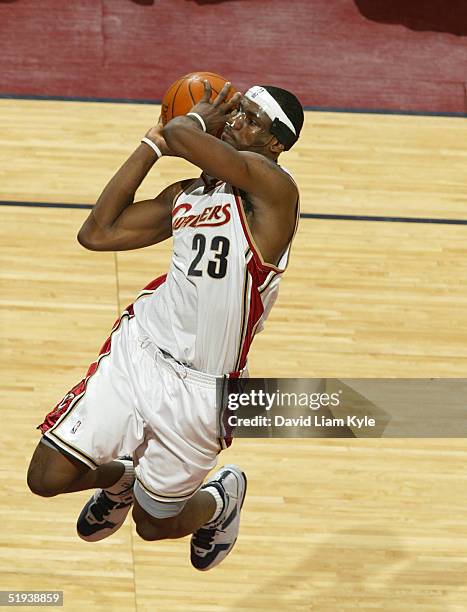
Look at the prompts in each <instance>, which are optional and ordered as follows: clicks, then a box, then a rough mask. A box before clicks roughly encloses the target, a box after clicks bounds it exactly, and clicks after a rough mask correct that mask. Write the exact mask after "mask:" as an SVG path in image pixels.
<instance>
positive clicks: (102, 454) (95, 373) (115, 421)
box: [28, 311, 144, 541]
mask: <svg viewBox="0 0 467 612" xmlns="http://www.w3.org/2000/svg"><path fill="white" fill-rule="evenodd" d="M134 323H135V322H134V320H133V319H132V318H131V312H128V311H126V312H125V313H124V315H123V316H122V317H121V318H120V319H119V320H118V321H117V323H116V324H115V326H114V329H113V330H112V334H111V336H110V338H109V339H108V340H107V341H106V343H105V344H104V346H103V348H102V350H101V353H100V355H99V358H98V360H97V361H96V362H94V363H93V364H91V366H90V368H89V369H88V372H87V375H86V377H85V378H84V379H83V380H82V381H81V382H80V383H79V384H78V385H76V386H75V387H74V388H73V389H72V390H71V391H70V392H69V393H67V395H66V396H65V398H64V399H63V400H62V401H61V402H60V403H59V404H58V405H57V406H56V407H55V408H54V410H52V412H50V413H49V414H48V415H47V416H46V418H45V420H44V422H43V423H42V424H41V425H40V426H39V429H40V430H41V431H42V433H43V437H42V440H41V442H40V443H39V445H38V447H37V449H36V451H35V453H34V456H33V459H32V461H31V466H30V469H29V474H28V482H29V484H30V488H31V490H33V492H35V493H38V494H39V495H44V496H46V497H49V496H52V495H57V494H59V493H68V492H73V491H80V490H84V489H89V488H93V489H96V491H95V493H94V494H93V496H92V497H91V499H90V500H89V502H88V503H87V504H86V506H85V509H84V510H83V512H84V514H83V512H82V513H81V515H80V518H79V521H78V522H79V524H80V525H81V527H82V529H80V525H78V533H79V535H80V536H81V537H82V538H83V539H86V540H91V541H95V540H98V539H102V538H103V537H106V536H107V535H110V534H111V533H113V532H114V531H116V530H117V529H118V528H119V527H120V526H121V525H122V524H123V521H124V520H125V517H126V515H127V514H128V512H129V510H130V508H131V504H132V503H133V484H134V480H135V475H134V467H133V461H132V459H131V457H124V456H125V455H128V454H129V453H133V451H134V449H135V448H137V447H138V446H139V445H140V444H141V442H142V441H143V439H144V422H143V421H142V419H141V416H140V414H139V412H138V409H137V405H138V390H137V389H135V380H136V379H137V377H136V375H135V372H134V368H135V364H136V368H138V367H139V363H138V359H137V358H138V345H137V340H136V338H137V334H136V333H135V332H134ZM84 523H85V524H84Z"/></svg>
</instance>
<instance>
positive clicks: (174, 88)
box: [161, 72, 236, 125]
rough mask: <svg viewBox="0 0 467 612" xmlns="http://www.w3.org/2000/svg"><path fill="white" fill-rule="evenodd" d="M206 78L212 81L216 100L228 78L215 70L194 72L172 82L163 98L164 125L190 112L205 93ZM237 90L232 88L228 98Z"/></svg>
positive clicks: (212, 98)
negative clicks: (204, 82)
mask: <svg viewBox="0 0 467 612" xmlns="http://www.w3.org/2000/svg"><path fill="white" fill-rule="evenodd" d="M204 80H208V81H209V82H210V83H211V87H212V96H211V100H214V98H215V97H216V96H217V94H218V93H219V92H220V90H221V89H222V88H223V87H224V85H225V83H226V82H227V79H224V77H221V76H220V75H219V74H215V73H214V72H192V73H191V74H186V75H185V76H183V77H181V78H180V79H178V80H177V81H175V83H172V85H171V86H170V87H169V88H168V90H167V91H166V92H165V95H164V98H163V100H162V108H161V114H162V122H163V123H164V125H165V124H166V123H167V121H170V120H171V119H172V118H173V117H178V116H179V115H186V114H187V113H189V112H190V110H191V108H192V107H193V106H194V105H195V104H197V103H198V102H199V101H200V100H201V98H202V97H203V93H204V84H203V81H204ZM235 91H236V90H235V88H234V87H231V88H230V91H229V93H228V96H227V100H230V98H231V97H232V96H233V95H234V93H235Z"/></svg>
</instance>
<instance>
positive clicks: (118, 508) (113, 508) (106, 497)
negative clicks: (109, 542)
mask: <svg viewBox="0 0 467 612" xmlns="http://www.w3.org/2000/svg"><path fill="white" fill-rule="evenodd" d="M118 461H121V462H122V463H124V464H125V472H124V473H123V476H122V477H121V479H120V480H119V481H118V483H116V484H115V485H113V486H112V487H111V488H110V490H103V489H97V490H96V491H95V492H94V495H93V496H92V497H91V499H90V500H89V501H88V502H87V503H86V505H85V506H84V508H83V509H82V510H81V514H80V515H79V517H78V521H77V523H76V530H77V532H78V535H79V537H80V538H81V539H82V540H86V542H98V541H99V540H103V539H104V538H107V537H108V536H109V535H112V533H115V532H116V531H117V529H120V527H121V526H122V525H123V523H124V522H125V519H126V516H127V514H128V512H129V511H130V508H131V506H132V504H133V501H134V496H133V485H134V482H135V473H134V468H133V461H131V460H130V459H129V458H126V457H125V458H124V459H118ZM116 491H117V492H116Z"/></svg>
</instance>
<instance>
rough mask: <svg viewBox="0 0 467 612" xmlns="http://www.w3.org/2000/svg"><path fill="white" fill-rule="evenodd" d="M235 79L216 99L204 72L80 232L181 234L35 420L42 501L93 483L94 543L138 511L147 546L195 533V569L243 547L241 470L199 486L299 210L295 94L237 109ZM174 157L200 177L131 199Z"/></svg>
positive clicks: (92, 238) (35, 484)
mask: <svg viewBox="0 0 467 612" xmlns="http://www.w3.org/2000/svg"><path fill="white" fill-rule="evenodd" d="M229 87H230V84H226V86H225V87H224V88H223V90H222V91H221V92H220V94H219V95H218V96H217V98H216V99H215V100H214V102H211V101H210V98H211V87H210V85H209V83H208V82H207V81H206V82H205V92H204V97H203V99H202V101H201V102H199V103H198V104H196V105H195V106H194V107H193V109H192V111H191V112H190V113H188V114H187V115H185V116H181V117H176V118H174V119H173V120H172V121H170V122H168V124H167V125H166V126H165V127H164V126H163V125H162V124H161V123H160V122H159V123H158V125H157V126H155V127H153V128H151V129H150V130H149V131H148V132H147V134H146V136H145V138H144V139H143V141H142V143H141V144H140V145H139V146H138V148H137V149H136V150H135V151H134V152H133V153H132V154H131V156H130V157H129V158H128V159H127V161H126V162H125V163H124V164H123V166H122V167H121V168H120V169H119V170H118V172H117V173H116V174H115V176H114V177H113V178H112V179H111V180H110V182H109V183H108V185H107V186H106V187H105V189H104V191H103V192H102V194H101V196H100V197H99V199H98V201H97V203H96V205H95V206H94V208H93V210H92V212H91V213H90V215H89V217H88V218H87V220H86V221H85V223H84V225H83V227H82V228H81V230H80V232H79V235H78V240H79V242H80V243H81V244H82V245H83V246H85V247H86V248H88V249H91V250H97V251H120V250H126V249H137V248H140V247H146V246H148V245H151V244H157V243H159V242H161V241H162V240H166V239H167V238H169V237H170V236H173V257H172V263H171V266H170V269H169V272H168V274H167V275H164V276H162V277H160V278H158V279H156V280H155V281H153V282H152V283H150V284H149V285H148V286H147V287H146V288H145V289H144V290H143V291H142V293H141V295H140V296H139V297H138V299H137V300H136V302H135V303H134V304H133V305H131V306H129V307H128V308H127V309H126V310H125V311H124V312H123V314H122V316H121V317H120V319H119V320H118V321H117V322H116V324H115V326H114V328H113V330H112V333H111V336H110V338H109V339H108V340H107V341H106V343H105V344H104V346H103V347H102V350H101V352H100V355H99V357H98V359H97V361H96V362H94V363H93V364H91V366H90V367H89V370H88V372H87V374H86V377H85V378H84V379H83V380H82V381H81V382H80V383H79V384H78V385H76V386H75V387H74V388H73V389H72V390H71V391H70V392H69V393H68V394H67V395H66V396H65V397H64V398H63V400H62V401H61V402H60V403H59V404H58V405H57V406H56V407H55V408H54V410H52V412H50V413H49V414H48V415H47V416H46V418H45V420H44V422H43V423H42V424H41V425H40V426H39V429H40V430H41V432H42V434H43V435H42V439H41V441H40V443H39V444H38V446H37V448H36V450H35V452H34V455H33V458H32V461H31V464H30V467H29V472H28V484H29V487H30V489H31V490H32V491H33V492H34V493H36V494H38V495H41V496H44V497H51V496H54V495H58V494H61V493H70V492H73V491H82V490H85V489H94V488H96V489H97V490H96V491H95V493H94V494H93V496H92V497H91V499H90V500H89V501H88V503H87V504H86V505H85V507H84V508H83V511H82V512H81V514H80V516H79V518H78V523H77V530H78V534H79V536H80V537H81V538H83V539H84V540H87V541H97V540H101V539H103V538H105V537H107V536H109V535H110V534H112V533H114V532H115V531H116V530H117V529H119V527H120V526H121V525H122V524H123V522H124V520H125V517H126V515H127V513H128V511H129V509H130V507H131V506H133V519H134V521H135V523H136V530H137V533H138V534H139V535H140V536H141V537H142V538H143V539H144V540H161V539H165V538H180V537H183V536H186V535H188V534H193V535H192V539H191V562H192V564H193V566H194V567H195V568H197V569H199V570H208V569H210V568H212V567H214V566H215V565H217V564H218V563H219V562H220V561H222V559H223V558H225V556H226V555H227V554H228V553H229V552H230V550H231V549H232V547H233V545H234V543H235V540H236V538H237V535H238V530H239V523H240V509H241V507H242V504H243V500H244V497H245V492H246V477H245V474H244V473H243V471H242V470H241V469H240V468H238V467H237V466H233V465H226V466H225V467H223V468H221V469H220V470H219V471H218V472H217V473H216V474H214V475H213V476H212V477H211V479H210V480H209V481H208V482H207V483H205V484H204V485H203V481H204V479H205V478H206V476H207V474H208V473H209V472H210V470H211V469H212V468H213V467H214V466H215V464H216V460H217V455H218V453H219V452H220V451H221V450H222V448H225V445H226V444H225V441H224V440H221V439H218V438H217V432H216V387H215V383H216V379H217V378H218V377H222V376H226V375H227V376H228V375H230V376H241V375H242V374H244V371H245V368H246V362H247V355H248V350H249V348H250V345H251V342H252V340H253V337H254V335H255V333H256V332H257V331H259V330H260V329H261V327H262V325H263V322H264V320H265V319H266V317H267V316H268V314H269V311H270V309H271V307H272V304H273V302H274V300H275V297H276V294H277V290H278V284H279V281H280V279H281V275H282V272H283V270H284V268H285V266H286V264H287V259H288V255H289V248H290V243H291V240H292V237H293V235H294V232H295V228H296V224H297V218H298V191H297V186H296V184H295V182H294V181H293V180H292V178H291V177H290V175H289V174H288V173H287V172H286V171H284V170H283V169H282V168H281V167H280V166H279V165H278V163H277V159H278V157H279V155H280V153H281V152H282V151H284V150H287V149H290V147H291V146H292V145H293V144H294V143H295V142H296V141H297V139H298V136H299V133H300V130H301V127H302V124H303V111H302V108H301V106H300V103H299V102H298V100H297V99H296V98H295V96H293V95H292V94H291V93H289V92H287V91H285V90H282V89H279V88H275V87H269V86H254V87H252V88H250V89H249V90H248V91H247V92H246V93H245V94H244V95H241V94H235V96H234V97H233V98H232V99H231V101H230V102H226V96H227V94H228V91H229ZM220 133H221V137H220V138H218V137H216V136H214V135H219V134H220ZM163 155H176V156H180V157H183V158H184V159H186V160H188V161H190V162H192V163H193V164H194V165H195V166H197V167H198V168H200V169H201V170H202V174H201V176H200V177H199V178H197V179H190V180H185V181H181V182H177V183H175V184H173V185H170V186H169V187H167V188H166V189H164V190H163V191H162V192H161V193H160V194H159V195H158V196H157V197H155V198H154V199H152V200H146V201H143V202H138V203H135V204H134V203H133V200H134V195H135V192H136V190H137V189H138V187H139V186H140V184H141V182H142V181H143V179H144V177H145V176H146V175H147V174H148V172H149V171H150V169H151V168H152V167H153V166H154V164H155V163H156V162H157V161H158V160H159V158H160V157H162V156H163ZM125 455H131V457H132V460H131V459H130V458H128V457H127V458H125ZM133 464H134V465H133Z"/></svg>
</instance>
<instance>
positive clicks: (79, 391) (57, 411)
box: [37, 274, 167, 433]
mask: <svg viewBox="0 0 467 612" xmlns="http://www.w3.org/2000/svg"><path fill="white" fill-rule="evenodd" d="M166 277H167V274H164V275H163V276H159V277H158V278H156V279H154V280H153V281H151V282H150V283H149V284H148V285H146V287H144V289H143V291H149V290H156V289H157V288H158V287H160V285H162V284H163V283H164V282H165V279H166ZM134 316H135V313H134V310H133V304H130V305H129V306H127V308H126V309H125V310H124V311H123V313H122V314H121V316H120V317H118V318H117V320H116V321H115V323H114V324H113V326H112V331H111V332H110V336H109V337H108V338H107V340H106V341H105V342H104V344H103V345H102V347H101V349H100V351H99V354H98V356H97V359H96V360H95V361H93V362H92V363H91V365H90V366H89V368H88V371H87V372H86V376H85V377H84V378H83V379H82V380H81V381H80V382H79V383H78V384H77V385H75V386H74V387H73V388H72V389H71V390H70V391H69V392H68V393H67V394H66V395H65V397H64V398H63V399H62V400H61V401H60V402H59V403H58V404H57V405H56V406H55V407H54V408H53V409H52V410H51V411H50V412H49V413H48V414H47V415H46V416H45V419H44V421H43V422H42V423H41V424H40V425H38V427H37V429H40V430H41V432H42V433H45V432H46V431H48V430H49V429H50V428H51V427H53V426H54V425H55V424H56V422H57V421H58V420H59V418H60V417H61V416H62V415H63V414H65V412H68V410H69V409H70V408H72V406H73V404H74V403H75V401H76V400H77V399H78V398H79V397H81V396H82V395H83V394H84V393H85V392H86V387H87V384H88V381H89V379H90V378H91V376H93V375H94V374H95V373H96V371H97V368H98V367H99V363H100V360H101V359H102V357H104V356H105V355H109V354H110V350H111V345H112V334H113V333H114V332H115V331H116V330H117V329H118V328H119V326H120V323H121V321H122V319H123V318H124V317H128V318H129V319H132V318H133V317H134Z"/></svg>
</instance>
